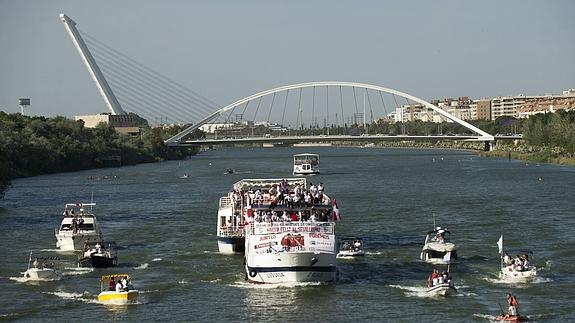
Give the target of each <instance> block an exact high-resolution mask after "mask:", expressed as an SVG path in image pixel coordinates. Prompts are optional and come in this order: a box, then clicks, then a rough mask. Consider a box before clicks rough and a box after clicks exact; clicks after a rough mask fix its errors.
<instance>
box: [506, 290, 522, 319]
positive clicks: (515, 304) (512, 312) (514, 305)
mask: <svg viewBox="0 0 575 323" xmlns="http://www.w3.org/2000/svg"><path fill="white" fill-rule="evenodd" d="M507 305H509V308H508V309H507V315H509V316H517V315H519V311H518V308H519V301H518V300H517V297H515V295H513V294H511V293H507Z"/></svg>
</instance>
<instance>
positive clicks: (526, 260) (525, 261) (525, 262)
mask: <svg viewBox="0 0 575 323" xmlns="http://www.w3.org/2000/svg"><path fill="white" fill-rule="evenodd" d="M530 265H531V264H529V255H528V254H525V255H523V269H524V270H529V266H530Z"/></svg>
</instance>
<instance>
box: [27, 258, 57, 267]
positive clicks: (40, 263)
mask: <svg viewBox="0 0 575 323" xmlns="http://www.w3.org/2000/svg"><path fill="white" fill-rule="evenodd" d="M32 268H37V269H44V268H54V263H53V262H51V261H49V259H48V258H38V257H36V258H35V259H34V262H32Z"/></svg>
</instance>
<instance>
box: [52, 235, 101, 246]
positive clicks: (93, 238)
mask: <svg viewBox="0 0 575 323" xmlns="http://www.w3.org/2000/svg"><path fill="white" fill-rule="evenodd" d="M99 240H101V239H100V236H99V235H98V233H95V232H94V233H86V234H83V233H76V234H74V233H69V232H66V233H57V234H56V248H58V249H60V250H62V251H80V250H82V248H83V246H84V241H88V242H89V243H96V242H98V241H99Z"/></svg>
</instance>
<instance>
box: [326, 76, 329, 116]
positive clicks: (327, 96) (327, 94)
mask: <svg viewBox="0 0 575 323" xmlns="http://www.w3.org/2000/svg"><path fill="white" fill-rule="evenodd" d="M325 106H326V110H327V123H328V124H329V87H328V86H327V85H326V86H325Z"/></svg>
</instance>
